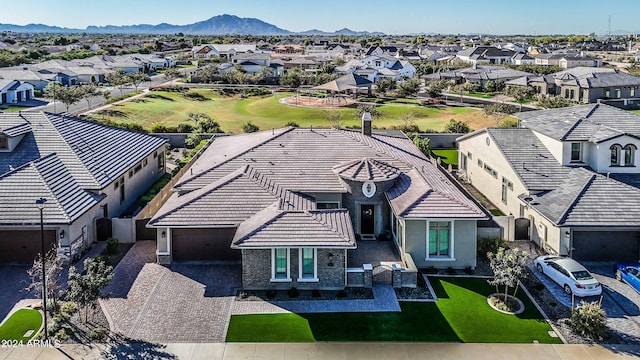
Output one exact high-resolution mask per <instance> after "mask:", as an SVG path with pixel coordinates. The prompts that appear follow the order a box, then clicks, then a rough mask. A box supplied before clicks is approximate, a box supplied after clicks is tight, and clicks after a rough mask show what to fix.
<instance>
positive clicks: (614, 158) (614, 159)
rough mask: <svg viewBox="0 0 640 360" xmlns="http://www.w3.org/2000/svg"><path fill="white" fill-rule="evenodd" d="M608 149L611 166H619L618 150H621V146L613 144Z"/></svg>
mask: <svg viewBox="0 0 640 360" xmlns="http://www.w3.org/2000/svg"><path fill="white" fill-rule="evenodd" d="M609 150H610V151H611V166H620V152H621V150H622V146H620V145H618V144H613V145H611V147H610V148H609Z"/></svg>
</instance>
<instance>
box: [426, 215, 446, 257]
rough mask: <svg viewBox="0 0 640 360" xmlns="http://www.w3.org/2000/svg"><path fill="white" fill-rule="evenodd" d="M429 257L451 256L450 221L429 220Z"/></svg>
mask: <svg viewBox="0 0 640 360" xmlns="http://www.w3.org/2000/svg"><path fill="white" fill-rule="evenodd" d="M428 242H429V243H428V251H429V252H428V255H429V258H438V257H442V258H450V257H451V251H450V250H451V223H450V222H448V221H438V222H433V221H430V222H429V239H428Z"/></svg>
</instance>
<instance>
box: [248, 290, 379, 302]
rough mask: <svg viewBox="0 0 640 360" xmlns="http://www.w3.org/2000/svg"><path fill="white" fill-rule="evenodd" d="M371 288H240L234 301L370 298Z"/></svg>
mask: <svg viewBox="0 0 640 360" xmlns="http://www.w3.org/2000/svg"><path fill="white" fill-rule="evenodd" d="M373 298H374V297H373V290H371V289H365V288H354V287H348V288H345V289H344V290H295V291H293V290H292V289H290V290H241V291H238V293H237V294H236V301H301V300H305V301H306V300H370V299H373Z"/></svg>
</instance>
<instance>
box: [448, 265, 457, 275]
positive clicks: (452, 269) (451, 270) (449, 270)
mask: <svg viewBox="0 0 640 360" xmlns="http://www.w3.org/2000/svg"><path fill="white" fill-rule="evenodd" d="M447 274H449V275H455V274H456V269H454V268H452V267H451V266H449V267H448V268H447Z"/></svg>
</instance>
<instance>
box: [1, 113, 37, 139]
mask: <svg viewBox="0 0 640 360" xmlns="http://www.w3.org/2000/svg"><path fill="white" fill-rule="evenodd" d="M28 132H31V124H29V122H28V121H27V120H25V119H24V118H22V117H20V116H14V117H12V118H8V119H6V121H2V122H0V133H2V134H4V135H6V136H9V137H15V136H19V135H22V134H26V133H28Z"/></svg>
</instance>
